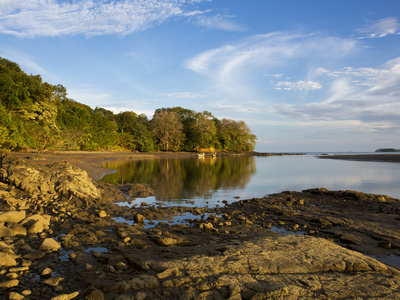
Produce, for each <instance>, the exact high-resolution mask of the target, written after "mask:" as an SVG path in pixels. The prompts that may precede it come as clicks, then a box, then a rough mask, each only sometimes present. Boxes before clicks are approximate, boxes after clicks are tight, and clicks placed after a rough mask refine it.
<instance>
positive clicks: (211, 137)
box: [190, 111, 217, 150]
mask: <svg viewBox="0 0 400 300" xmlns="http://www.w3.org/2000/svg"><path fill="white" fill-rule="evenodd" d="M212 118H213V117H212V115H211V113H209V112H206V111H205V112H203V113H198V114H196V116H195V119H194V120H193V122H192V123H191V124H190V135H191V140H192V141H191V142H192V144H193V146H194V148H193V149H194V150H196V149H201V148H210V147H214V146H215V140H216V135H217V128H216V127H215V123H214V121H213V119H212Z"/></svg>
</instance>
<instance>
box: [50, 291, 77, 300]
mask: <svg viewBox="0 0 400 300" xmlns="http://www.w3.org/2000/svg"><path fill="white" fill-rule="evenodd" d="M78 295H79V292H73V293H71V294H62V295H59V296H56V297H53V298H51V300H70V299H74V298H75V297H77V296H78Z"/></svg>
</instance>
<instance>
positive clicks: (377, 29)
mask: <svg viewBox="0 0 400 300" xmlns="http://www.w3.org/2000/svg"><path fill="white" fill-rule="evenodd" d="M357 31H358V32H359V33H360V34H361V35H362V36H363V37H366V38H382V37H385V36H387V35H391V34H400V23H399V22H398V20H397V18H394V17H389V18H385V19H381V20H379V21H377V22H369V24H367V25H365V26H364V27H361V28H358V29H357Z"/></svg>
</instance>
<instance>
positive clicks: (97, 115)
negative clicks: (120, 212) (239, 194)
mask: <svg viewBox="0 0 400 300" xmlns="http://www.w3.org/2000/svg"><path fill="white" fill-rule="evenodd" d="M67 95H68V94H67V90H66V88H65V87H64V86H62V85H61V84H59V85H51V84H49V83H47V82H43V80H42V78H41V76H40V75H28V74H26V73H25V72H24V71H23V70H21V68H20V67H19V65H18V64H17V63H14V62H11V61H9V60H7V59H4V58H0V147H1V148H2V149H3V150H21V149H23V150H33V149H34V150H90V151H95V150H130V151H143V152H145V151H157V150H161V151H200V150H201V149H210V148H214V149H217V150H225V151H252V150H254V147H255V143H256V136H255V135H254V134H252V133H251V131H250V129H249V128H248V127H247V125H246V124H245V123H244V122H243V121H235V120H230V119H221V120H220V119H217V118H215V117H214V116H213V115H212V114H211V113H210V112H207V111H204V112H200V113H199V112H195V111H193V110H189V109H184V108H181V107H173V108H160V109H157V110H156V111H155V113H154V116H153V118H152V119H151V120H149V119H148V118H147V116H146V115H144V114H141V115H138V114H136V113H134V112H132V111H125V112H120V113H118V114H114V113H113V112H112V111H109V110H106V109H104V108H99V107H96V108H95V109H92V108H91V107H89V106H87V105H84V104H82V103H79V102H76V101H74V100H73V99H70V98H68V97H67Z"/></svg>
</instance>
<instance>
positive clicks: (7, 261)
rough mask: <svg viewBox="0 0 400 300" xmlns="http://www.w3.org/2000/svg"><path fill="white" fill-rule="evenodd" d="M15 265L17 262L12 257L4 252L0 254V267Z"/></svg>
mask: <svg viewBox="0 0 400 300" xmlns="http://www.w3.org/2000/svg"><path fill="white" fill-rule="evenodd" d="M16 265H17V262H16V260H15V259H14V258H13V257H12V256H10V255H8V254H6V253H4V252H0V267H14V266H16Z"/></svg>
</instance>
